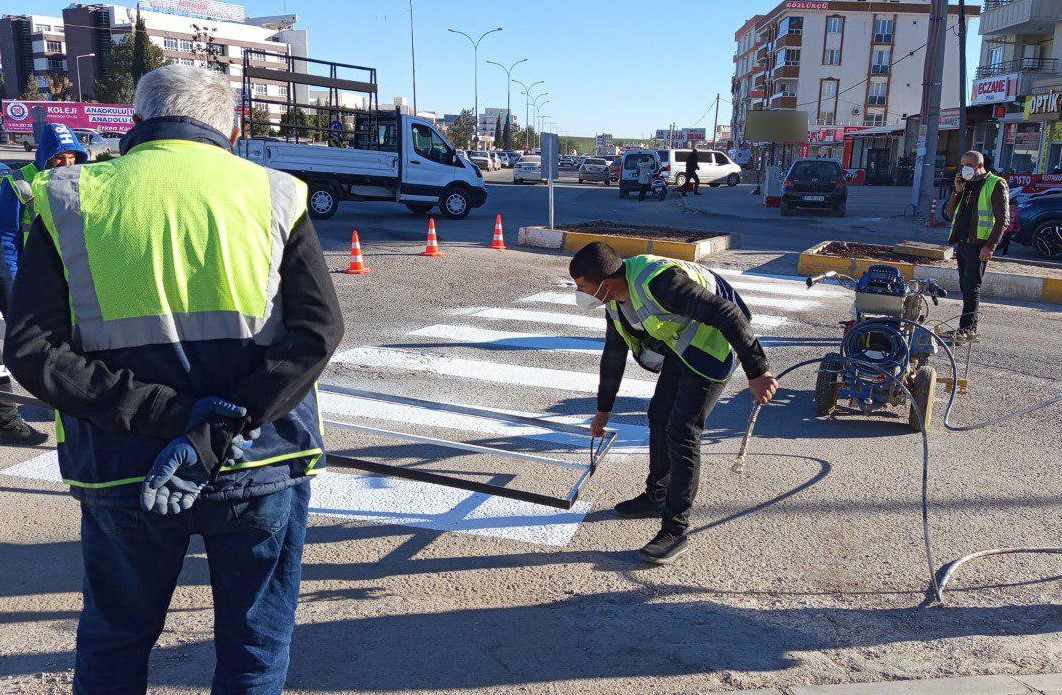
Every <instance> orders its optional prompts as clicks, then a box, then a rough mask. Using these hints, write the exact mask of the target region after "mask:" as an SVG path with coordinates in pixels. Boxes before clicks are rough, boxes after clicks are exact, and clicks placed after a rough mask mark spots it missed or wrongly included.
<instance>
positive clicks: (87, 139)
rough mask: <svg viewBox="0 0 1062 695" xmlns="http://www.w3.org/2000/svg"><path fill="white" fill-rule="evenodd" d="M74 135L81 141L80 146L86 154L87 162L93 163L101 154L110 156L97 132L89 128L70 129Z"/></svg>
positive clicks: (105, 144)
mask: <svg viewBox="0 0 1062 695" xmlns="http://www.w3.org/2000/svg"><path fill="white" fill-rule="evenodd" d="M71 130H73V131H74V135H76V136H77V139H78V140H80V141H81V146H82V147H84V148H85V151H86V152H88V161H90V162H94V161H96V159H98V158H99V156H100V155H101V154H110V152H109V148H108V146H107V143H106V142H104V140H103V136H102V135H101V134H100V131H98V130H92V129H90V128H72V129H71Z"/></svg>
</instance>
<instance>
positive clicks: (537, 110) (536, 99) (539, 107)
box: [531, 92, 549, 141]
mask: <svg viewBox="0 0 1062 695" xmlns="http://www.w3.org/2000/svg"><path fill="white" fill-rule="evenodd" d="M548 95H549V92H542V93H541V94H539V95H538V96H537V97H535V98H534V99H532V101H531V105H532V106H534V107H535V113H536V116H535V119H536V121H537V120H538V116H537V114H540V113H542V112H541V111H540V109H541V108H542V106H543V105H545V104H547V103H549V99H546V101H545V102H543V104H539V103H538V100H539V99H541V98H542V97H544V96H548ZM539 141H541V138H539Z"/></svg>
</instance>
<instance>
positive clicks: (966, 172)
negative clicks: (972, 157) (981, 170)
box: [959, 164, 977, 181]
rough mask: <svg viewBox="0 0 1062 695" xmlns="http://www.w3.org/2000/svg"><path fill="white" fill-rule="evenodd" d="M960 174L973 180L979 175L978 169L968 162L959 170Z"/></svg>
mask: <svg viewBox="0 0 1062 695" xmlns="http://www.w3.org/2000/svg"><path fill="white" fill-rule="evenodd" d="M959 174H960V175H961V176H962V178H963V179H964V180H966V181H973V180H974V177H975V176H977V169H974V168H973V167H972V166H970V165H969V164H967V165H965V166H964V167H963V168H962V171H961V172H959Z"/></svg>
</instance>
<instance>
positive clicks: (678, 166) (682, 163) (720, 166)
mask: <svg viewBox="0 0 1062 695" xmlns="http://www.w3.org/2000/svg"><path fill="white" fill-rule="evenodd" d="M691 151H692V150H667V149H662V150H657V155H658V156H659V157H660V163H661V165H662V166H663V167H664V169H663V172H662V173H663V174H664V176H665V177H666V178H667V182H668V183H669V184H675V185H677V186H681V185H683V184H684V183H686V159H688V158H689V156H690V152H691ZM697 176H698V177H699V178H700V180H701V183H705V184H708V185H710V186H721V185H723V184H724V183H725V184H726V185H728V186H736V185H738V184H739V183H741V167H740V166H739V165H737V164H736V163H734V160H732V159H730V157H728V156H727V154H726V152H720V151H719V150H697Z"/></svg>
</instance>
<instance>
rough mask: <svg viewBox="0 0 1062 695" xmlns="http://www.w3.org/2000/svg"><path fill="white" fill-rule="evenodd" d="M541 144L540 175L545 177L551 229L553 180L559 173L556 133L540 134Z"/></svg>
mask: <svg viewBox="0 0 1062 695" xmlns="http://www.w3.org/2000/svg"><path fill="white" fill-rule="evenodd" d="M541 143H542V149H541V157H542V174H543V175H544V176H545V177H546V184H547V187H548V189H549V228H550V229H553V224H554V210H555V208H554V205H553V180H554V179H555V178H557V175H558V174H559V173H560V172H559V171H558V167H559V165H560V138H558V137H557V134H556V133H542V134H541Z"/></svg>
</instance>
